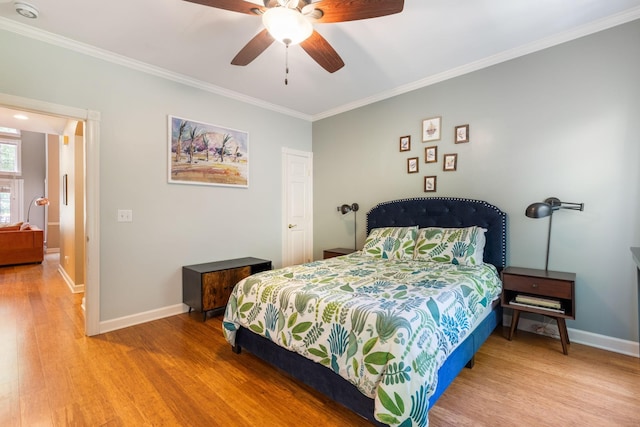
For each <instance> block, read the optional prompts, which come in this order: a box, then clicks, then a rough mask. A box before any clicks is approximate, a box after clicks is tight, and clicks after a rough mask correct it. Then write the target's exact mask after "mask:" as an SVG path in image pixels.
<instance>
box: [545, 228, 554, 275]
mask: <svg viewBox="0 0 640 427" xmlns="http://www.w3.org/2000/svg"><path fill="white" fill-rule="evenodd" d="M552 220H553V215H549V231H548V233H547V258H546V260H545V262H544V271H548V270H549V247H550V246H551V221H552Z"/></svg>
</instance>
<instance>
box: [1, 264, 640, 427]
mask: <svg viewBox="0 0 640 427" xmlns="http://www.w3.org/2000/svg"><path fill="white" fill-rule="evenodd" d="M56 269H57V257H56V256H55V255H47V257H46V259H45V262H44V263H43V264H42V265H29V266H19V267H3V268H0V426H49V425H54V426H300V425H308V426H314V427H315V426H369V425H370V424H369V423H368V422H367V421H365V420H363V419H361V418H359V417H358V416H356V415H354V414H353V413H351V412H350V411H348V410H346V409H344V408H342V407H341V406H339V405H337V404H335V403H333V402H331V401H329V400H327V399H326V398H324V397H323V396H322V395H319V394H318V393H316V392H314V391H313V390H311V389H309V388H307V387H306V386H304V385H302V384H300V383H298V382H297V381H295V380H293V379H291V378H290V377H288V376H286V375H285V374H283V373H281V372H279V371H277V370H275V369H273V368H271V367H269V366H268V365H266V364H264V363H263V362H261V361H260V360H258V359H257V358H255V357H254V356H252V355H250V354H248V353H246V352H245V353H243V354H241V355H235V354H233V353H232V352H231V349H230V347H229V346H228V345H227V343H226V341H224V338H223V337H222V333H221V319H220V318H210V319H209V320H207V322H206V323H203V322H202V317H201V315H200V314H199V313H192V314H191V315H188V314H183V315H178V316H173V317H169V318H165V319H161V320H157V321H154V322H150V323H146V324H143V325H138V326H133V327H130V328H126V329H122V330H118V331H114V332H109V333H106V334H102V335H100V336H97V337H85V336H84V334H83V322H84V319H83V315H82V312H81V309H80V300H81V296H79V295H73V294H71V293H70V292H69V290H68V288H67V287H66V285H65V284H64V282H63V281H62V278H61V277H60V275H59V273H57V271H56ZM503 333H505V332H504V331H502V330H498V331H496V332H495V333H494V334H493V335H492V336H491V337H490V338H489V340H488V342H487V343H486V344H485V345H484V346H483V347H482V348H481V349H480V352H479V353H478V355H477V356H476V363H475V367H474V368H473V369H465V370H464V371H463V372H462V374H461V375H460V376H459V377H458V378H457V379H456V380H455V382H454V383H453V384H452V385H451V387H450V388H449V389H448V390H447V391H446V392H445V394H444V395H443V396H442V397H441V398H440V400H439V401H438V403H437V404H436V406H435V407H434V408H432V410H431V411H430V417H429V418H430V425H431V426H432V427H439V426H496V425H522V426H640V359H637V358H633V357H628V356H622V355H618V354H614V353H609V352H606V351H602V350H598V349H594V348H590V347H586V346H581V345H579V344H571V350H570V352H569V355H568V356H565V355H563V354H562V351H561V347H560V342H559V341H557V340H553V339H551V338H546V337H541V336H538V335H534V334H528V333H523V332H521V331H520V332H518V335H517V337H516V338H515V339H514V340H513V341H507V340H506V339H505V338H504V337H503V335H502V334H503Z"/></svg>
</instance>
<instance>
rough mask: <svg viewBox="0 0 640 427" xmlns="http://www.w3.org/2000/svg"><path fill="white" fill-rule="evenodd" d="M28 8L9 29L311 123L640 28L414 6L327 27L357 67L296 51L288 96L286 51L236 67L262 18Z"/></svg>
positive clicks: (153, 2)
mask: <svg viewBox="0 0 640 427" xmlns="http://www.w3.org/2000/svg"><path fill="white" fill-rule="evenodd" d="M26 1H27V2H28V3H30V4H32V5H33V6H35V7H36V8H37V9H38V10H39V12H40V16H39V18H38V19H35V20H33V19H27V18H24V17H22V16H20V15H18V14H17V13H16V12H15V8H14V5H13V2H12V1H7V0H0V29H7V30H9V31H14V32H17V33H22V34H25V35H28V36H32V37H36V38H40V39H43V40H45V41H48V42H52V43H56V44H60V45H64V46H66V47H69V48H72V49H76V50H79V51H82V52H91V54H93V55H98V56H103V57H106V58H108V59H112V60H115V61H118V62H119V63H124V64H125V65H130V66H133V67H134V68H138V69H145V70H147V71H150V72H152V73H158V74H162V75H164V76H169V77H170V78H176V79H178V80H181V81H185V82H187V83H188V84H192V85H196V86H202V87H203V88H205V89H207V90H210V91H213V92H217V93H222V94H227V95H230V96H233V97H238V98H240V99H243V100H245V101H248V102H254V103H257V104H259V105H263V106H266V107H268V108H273V109H275V110H278V111H282V112H285V113H288V114H292V115H294V116H299V117H303V118H307V119H309V120H316V119H319V118H323V117H327V116H330V115H332V114H336V113H339V112H342V111H346V110H349V109H351V108H354V107H358V106H361V105H365V104H367V103H370V102H373V101H376V100H379V99H383V98H386V97H389V96H393V95H396V94H399V93H403V92H406V91H409V90H413V89H416V88H418V87H422V86H426V85H428V84H432V83H434V82H437V81H441V80H444V79H446V78H450V77H453V76H456V75H460V74H463V73H465V72H469V71H473V70H475V69H479V68H482V67H486V66H489V65H493V64H495V63H498V62H501V61H504V60H508V59H511V58H514V57H517V56H520V55H523V54H527V53H530V52H533V51H536V50H539V49H542V48H545V47H548V46H552V45H554V44H557V43H561V42H564V41H567V40H571V39H574V38H577V37H580V36H583V35H586V34H590V33H593V32H596V31H599V30H602V29H605V28H608V27H611V26H614V25H618V24H621V23H624V22H628V21H631V20H634V19H638V18H640V0H405V6H404V11H403V12H402V13H400V14H397V15H392V16H387V17H381V18H375V19H368V20H363V21H354V22H346V23H331V24H315V29H316V30H317V31H318V32H319V33H320V34H321V35H322V36H324V38H325V39H326V40H327V41H328V42H329V43H330V44H331V45H332V46H333V47H334V48H335V50H336V51H337V52H338V53H339V54H340V56H341V57H342V59H343V60H344V62H345V64H346V65H345V66H344V68H342V69H341V70H339V71H337V72H336V73H333V74H330V73H328V72H326V71H325V70H324V69H322V68H321V67H320V66H318V65H317V64H316V63H315V62H314V61H313V60H312V59H311V58H310V57H309V56H308V55H307V54H306V53H305V52H304V51H303V50H302V48H300V47H299V46H292V47H291V48H290V49H289V84H288V85H287V86H285V84H284V77H285V47H284V46H283V45H280V44H278V43H274V44H273V45H271V46H270V47H269V48H268V49H267V50H266V51H265V52H263V53H262V54H261V55H260V56H258V58H257V59H256V60H254V61H253V62H252V63H251V64H249V65H248V66H245V67H237V66H234V65H231V64H230V62H231V59H232V58H233V57H234V56H235V55H236V53H237V52H238V51H239V50H240V49H241V48H242V47H243V46H244V45H245V44H246V43H247V42H248V41H249V40H250V39H251V38H252V37H253V36H254V35H255V34H257V33H258V32H259V31H260V30H261V29H262V22H261V19H260V18H259V17H257V16H251V15H244V14H240V13H235V12H229V11H225V10H220V9H214V8H210V7H207V6H202V5H199V4H194V3H190V2H186V1H183V0H100V1H98V0H55V1H54V0H26ZM252 1H253V2H255V3H259V2H260V0H252ZM345 3H346V1H345Z"/></svg>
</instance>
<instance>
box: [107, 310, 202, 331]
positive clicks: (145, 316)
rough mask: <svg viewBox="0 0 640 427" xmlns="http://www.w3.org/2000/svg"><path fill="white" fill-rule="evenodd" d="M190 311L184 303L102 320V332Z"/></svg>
mask: <svg viewBox="0 0 640 427" xmlns="http://www.w3.org/2000/svg"><path fill="white" fill-rule="evenodd" d="M187 311H189V307H187V306H186V305H184V304H175V305H171V306H168V307H163V308H158V309H155V310H149V311H145V312H142V313H136V314H132V315H129V316H124V317H119V318H117V319H112V320H105V321H104V322H100V333H101V334H103V333H105V332H110V331H115V330H117V329H122V328H127V327H129V326H133V325H139V324H141V323H146V322H151V321H152V320H158V319H162V318H164V317H169V316H175V315H176V314H182V313H185V312H187Z"/></svg>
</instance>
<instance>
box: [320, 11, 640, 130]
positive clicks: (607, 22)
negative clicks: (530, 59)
mask: <svg viewBox="0 0 640 427" xmlns="http://www.w3.org/2000/svg"><path fill="white" fill-rule="evenodd" d="M639 18H640V7H635V8H633V9H629V10H627V11H625V12H621V13H618V14H615V15H611V16H609V17H607V18H603V19H600V20H597V21H594V22H591V23H589V24H585V25H582V26H580V27H576V28H574V29H573V30H570V31H565V32H562V33H559V34H556V35H553V36H551V37H546V38H544V39H540V40H537V41H535V42H532V43H529V44H526V45H523V46H519V47H517V48H514V49H509V50H505V51H503V52H500V53H497V54H495V55H492V56H488V57H486V58H483V59H481V60H478V61H474V62H470V63H468V64H465V65H462V66H460V67H456V68H452V69H450V70H447V71H444V72H442V73H438V74H434V75H432V76H428V77H426V78H424V79H420V80H417V81H415V82H412V83H408V84H406V85H402V86H398V87H396V88H394V89H391V90H388V91H385V92H381V93H378V94H376V95H373V96H370V97H368V98H363V99H360V100H357V101H355V102H352V103H349V104H344V105H342V106H340V107H337V108H334V109H331V110H327V111H325V112H323V113H320V114H315V115H313V116H312V121H314V122H315V121H317V120H321V119H325V118H327V117H331V116H335V115H337V114H341V113H345V112H347V111H350V110H355V109H356V108H360V107H364V106H366V105H369V104H373V103H375V102H379V101H383V100H385V99H388V98H392V97H394V96H398V95H402V94H405V93H407V92H411V91H414V90H416V89H421V88H424V87H427V86H431V85H433V84H436V83H440V82H443V81H445V80H449V79H452V78H454V77H459V76H462V75H464V74H468V73H471V72H473V71H478V70H481V69H483V68H488V67H491V66H493V65H496V64H500V63H502V62H506V61H509V60H511V59H515V58H519V57H521V56H525V55H528V54H530V53H534V52H538V51H541V50H544V49H547V48H549V47H553V46H556V45H559V44H562V43H566V42H569V41H572V40H575V39H579V38H581V37H584V36H588V35H590V34H594V33H597V32H600V31H604V30H607V29H609V28H613V27H616V26H618V25H622V24H626V23H627V22H631V21H635V20H636V19H639Z"/></svg>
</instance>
